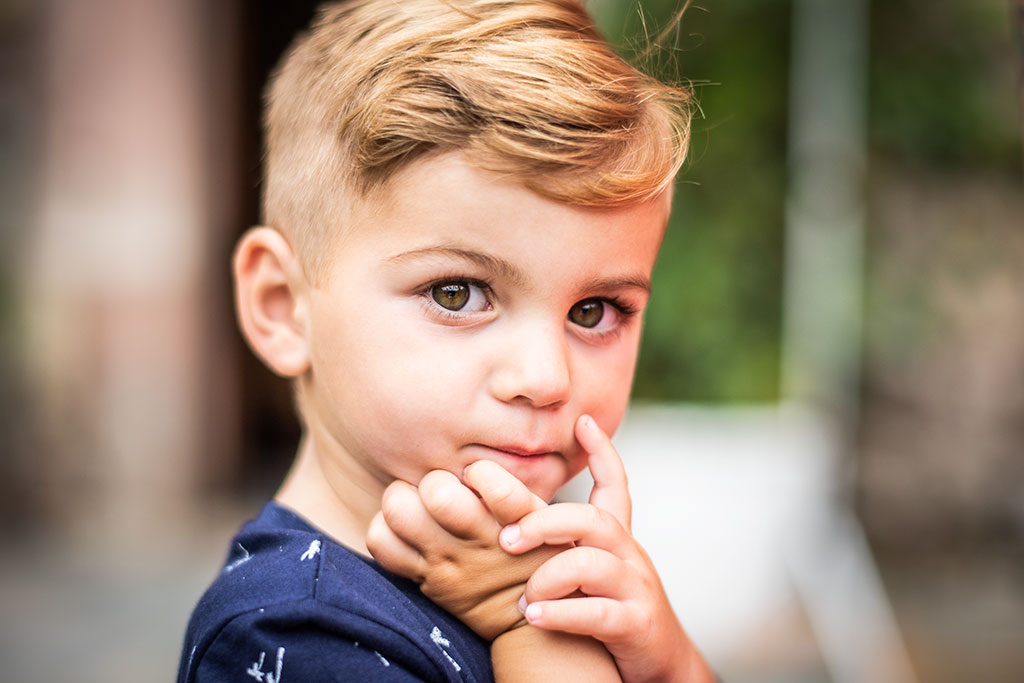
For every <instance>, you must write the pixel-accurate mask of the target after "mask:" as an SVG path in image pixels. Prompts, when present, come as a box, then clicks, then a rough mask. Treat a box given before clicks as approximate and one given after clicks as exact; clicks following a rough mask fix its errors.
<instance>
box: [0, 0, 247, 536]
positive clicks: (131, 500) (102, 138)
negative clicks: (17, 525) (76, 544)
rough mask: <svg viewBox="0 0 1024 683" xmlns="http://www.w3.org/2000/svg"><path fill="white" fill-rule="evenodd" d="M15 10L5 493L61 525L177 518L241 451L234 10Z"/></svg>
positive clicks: (125, 1)
mask: <svg viewBox="0 0 1024 683" xmlns="http://www.w3.org/2000/svg"><path fill="white" fill-rule="evenodd" d="M5 20H6V21H8V22H14V25H15V26H17V25H19V24H20V25H22V26H24V27H25V28H27V29H30V31H31V33H32V35H33V36H34V37H35V40H34V41H33V42H32V43H31V44H27V45H23V46H22V50H23V53H22V54H23V55H24V54H28V55H29V58H28V59H27V61H30V63H31V64H32V65H33V69H32V70H31V71H30V72H28V73H16V74H12V75H13V76H14V77H15V78H16V79H21V80H23V81H24V82H27V83H29V84H30V85H29V86H27V87H28V88H29V89H30V90H31V91H32V92H33V93H34V95H35V97H34V98H32V99H31V100H26V101H25V102H23V103H21V104H20V105H19V106H21V107H24V110H23V111H24V114H25V117H24V118H25V120H23V121H21V122H20V123H21V124H22V125H23V129H22V130H21V131H19V134H21V135H27V136H31V137H32V138H33V139H34V142H33V144H32V145H31V146H30V148H29V149H27V150H26V149H21V150H14V151H15V153H16V154H17V153H20V154H21V155H22V158H21V163H23V164H24V166H25V167H26V168H31V169H33V171H34V174H33V177H34V180H35V183H34V184H32V185H31V186H29V187H26V188H25V189H26V190H27V191H28V192H29V195H30V196H29V199H28V200H27V201H25V202H24V210H23V212H22V213H21V215H20V218H19V220H20V224H18V225H11V226H8V229H13V230H15V231H16V232H17V234H18V238H17V240H16V241H17V244H16V249H17V254H18V256H17V258H16V259H11V262H10V263H9V267H11V269H12V271H13V273H14V282H15V284H14V286H13V287H12V290H11V291H12V296H13V298H14V299H15V301H17V305H16V306H13V307H12V310H10V311H8V316H6V317H7V320H5V322H6V323H7V324H10V325H12V327H13V328H14V330H15V333H14V335H13V336H14V338H15V339H16V342H15V345H16V346H17V351H18V352H19V353H20V360H19V362H18V363H17V364H16V367H14V368H13V371H12V374H14V375H16V381H17V382H18V383H19V385H20V386H21V387H22V391H23V396H22V397H21V401H22V403H21V405H19V406H18V412H17V415H18V416H19V417H18V419H19V420H23V421H25V424H26V425H27V427H26V429H27V430H28V431H30V432H31V437H30V438H28V439H27V440H26V441H25V443H24V444H17V445H16V446H17V447H18V448H21V449H26V450H28V451H29V452H27V453H25V452H23V453H21V454H15V457H13V458H10V459H8V463H7V465H5V467H7V468H8V469H10V470H11V471H10V472H9V473H8V474H9V475H10V477H9V478H8V479H7V483H6V486H7V487H10V488H11V489H15V490H16V491H17V495H16V496H15V500H19V501H20V502H21V503H22V505H21V506H20V507H21V508H22V510H23V511H24V512H26V513H27V516H33V517H35V516H37V515H41V516H42V518H43V519H48V520H50V521H51V522H59V523H71V522H81V521H83V520H98V519H106V518H109V519H112V520H116V521H117V522H118V523H132V522H139V523H141V522H142V520H150V521H152V520H154V519H158V518H166V513H167V511H166V509H165V508H166V506H167V505H171V504H175V505H180V503H181V502H182V500H183V499H187V498H188V497H189V496H191V495H192V494H194V493H195V492H196V491H197V490H200V489H201V488H202V487H203V486H206V485H209V484H210V483H212V482H215V481H217V479H218V477H220V476H222V475H223V473H224V471H225V469H226V468H230V466H231V459H232V458H233V457H234V453H235V450H236V449H235V447H234V445H233V444H234V441H235V440H236V438H237V437H236V433H237V425H236V420H237V410H236V407H235V406H236V404H237V387H236V385H237V380H236V377H235V374H236V373H235V371H234V368H235V362H234V361H233V360H232V358H233V357H234V348H233V347H232V342H231V341H230V340H231V339H232V336H231V335H233V332H232V331H231V330H232V327H233V323H232V319H231V317H230V314H229V307H228V292H229V290H228V289H227V286H228V279H227V277H226V266H227V260H226V254H227V249H228V248H229V247H228V245H230V243H231V241H232V239H233V237H234V234H235V232H234V230H235V224H236V222H237V221H238V214H239V199H238V196H239V181H238V180H237V178H238V176H239V175H240V173H239V169H238V161H237V157H238V140H237V137H238V133H237V126H236V122H235V120H234V119H235V117H236V116H237V113H236V112H237V108H238V104H237V95H236V91H237V87H238V86H237V80H238V79H237V73H236V69H237V66H236V60H237V57H236V52H237V47H236V44H237V40H238V25H237V21H236V18H235V17H234V14H233V9H232V3H214V4H208V3H202V2H198V1H193V2H164V1H161V0H91V1H90V2H78V1H74V0H52V1H50V2H46V3H42V4H21V5H18V6H17V7H16V8H15V9H11V10H10V13H9V14H7V15H6V17H5ZM8 26H10V24H8ZM23 58H24V57H23ZM229 354H230V355H229ZM26 506H27V507H26Z"/></svg>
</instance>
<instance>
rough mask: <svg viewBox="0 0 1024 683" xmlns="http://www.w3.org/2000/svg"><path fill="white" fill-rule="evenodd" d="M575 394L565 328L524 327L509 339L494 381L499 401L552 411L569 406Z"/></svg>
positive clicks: (494, 391) (495, 394) (495, 372)
mask: <svg viewBox="0 0 1024 683" xmlns="http://www.w3.org/2000/svg"><path fill="white" fill-rule="evenodd" d="M506 332H508V331H506ZM571 390H572V380H571V371H570V367H569V343H568V339H567V338H566V332H565V326H564V324H559V325H539V324H534V325H522V326H521V327H520V328H519V329H517V330H516V331H515V332H514V333H510V334H506V335H505V339H504V343H503V344H501V345H500V350H499V355H498V358H497V361H496V364H495V368H494V371H493V373H492V377H491V393H492V394H493V395H494V397H495V398H497V399H498V400H500V401H503V402H505V403H523V404H526V405H530V406H533V407H535V408H550V407H558V406H561V405H564V404H565V403H567V402H568V400H569V395H570V393H571Z"/></svg>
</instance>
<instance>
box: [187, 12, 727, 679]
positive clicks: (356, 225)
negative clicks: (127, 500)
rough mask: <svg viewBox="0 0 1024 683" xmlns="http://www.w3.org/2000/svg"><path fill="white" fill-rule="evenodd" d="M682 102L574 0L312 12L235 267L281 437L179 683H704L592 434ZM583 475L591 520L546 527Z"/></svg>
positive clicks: (647, 247)
mask: <svg viewBox="0 0 1024 683" xmlns="http://www.w3.org/2000/svg"><path fill="white" fill-rule="evenodd" d="M686 101H687V93H686V92H685V91H679V90H674V89H672V88H670V87H667V86H663V85H661V84H659V83H657V82H655V81H653V80H651V79H649V78H646V77H644V76H643V75H641V74H639V73H638V72H636V71H635V70H633V69H632V68H630V67H629V66H627V65H626V64H624V63H623V62H622V61H621V60H620V59H619V58H617V57H616V56H615V55H614V54H613V53H612V52H611V51H610V50H609V48H608V47H607V45H606V44H605V43H604V42H603V41H602V40H601V39H600V37H599V36H598V35H597V34H596V32H595V30H594V29H593V27H592V24H591V21H590V19H589V18H588V16H587V15H586V13H585V11H584V10H583V9H582V7H581V6H580V5H579V3H578V2H577V1H576V0H349V1H348V2H342V3H339V4H337V5H333V6H328V7H326V8H325V9H324V10H323V12H322V14H321V16H320V19H319V20H318V22H317V23H316V25H315V26H314V28H313V30H312V32H311V33H310V34H309V35H308V36H305V37H304V38H302V39H301V40H300V41H299V42H298V43H297V45H296V46H295V47H294V48H293V50H292V51H291V52H290V54H289V55H288V56H287V57H286V59H285V61H284V62H283V66H282V67H281V68H280V70H279V71H278V73H277V74H276V75H275V76H274V79H273V82H272V85H271V88H270V90H269V97H268V109H267V116H266V127H267V159H266V163H267V166H266V184H265V197H264V209H265V217H266V222H267V227H259V228H255V229H253V230H251V231H249V232H248V233H247V234H246V235H245V236H244V237H243V238H242V240H241V241H240V243H239V245H238V248H237V250H236V255H235V262H234V274H235V281H236V290H237V296H236V303H237V312H238V318H239V323H240V326H241V328H242V332H243V334H244V336H245V338H246V340H247V341H248V342H249V344H250V346H251V347H252V348H253V350H254V352H255V353H256V354H257V355H258V356H259V357H260V358H261V359H262V360H263V361H264V362H265V363H266V364H267V365H268V366H269V367H270V368H271V369H272V370H273V371H275V372H276V373H278V374H280V375H283V376H286V377H291V378H294V383H295V391H296V400H297V406H298V411H299V414H300V416H301V419H302V422H303V426H304V436H303V439H302V442H301V444H300V445H299V449H298V453H297V456H296V460H295V464H294V466H293V468H292V470H291V472H290V473H289V474H288V476H287V478H286V480H285V482H284V483H283V484H282V486H281V488H280V490H279V491H278V493H277V495H276V496H275V500H274V501H273V502H271V503H268V504H267V506H265V507H264V509H263V512H262V513H261V515H260V516H259V518H257V519H256V520H253V521H252V522H250V523H248V524H247V525H245V526H244V527H243V529H242V530H241V531H240V532H239V534H238V535H237V536H236V537H235V539H234V540H233V542H232V548H231V552H230V554H229V557H228V560H227V562H226V564H225V566H224V568H223V570H222V571H221V573H220V575H219V576H218V578H217V579H216V581H215V582H214V583H213V585H212V586H211V587H210V589H209V590H208V591H207V592H206V594H205V595H204V596H203V598H202V599H201V600H200V602H199V604H198V605H197V607H196V609H195V611H194V613H193V616H192V619H191V621H190V623H189V627H188V632H187V634H186V639H185V646H184V649H183V653H182V660H181V666H180V670H179V677H178V680H179V682H185V681H228V680H231V681H236V680H237V681H244V680H249V679H250V678H251V679H254V680H257V681H261V682H265V683H280V682H281V681H335V680H336V681H352V680H358V681H362V680H396V681H402V680H405V681H410V680H438V681H442V680H443V681H488V680H492V678H494V677H497V678H498V679H499V680H537V677H538V676H540V675H543V674H544V673H546V672H551V671H558V672H559V675H560V676H562V677H563V678H565V679H566V680H588V681H599V680H620V678H621V679H625V680H679V681H695V682H696V681H706V680H710V676H709V673H708V671H707V668H706V666H705V665H704V662H703V660H702V658H701V657H700V654H699V653H698V652H697V651H696V650H695V649H694V648H693V646H692V644H691V643H690V641H689V640H688V639H687V637H686V634H685V633H684V632H683V630H682V628H681V627H680V625H679V622H678V620H677V619H676V617H675V615H674V614H673V613H672V611H671V608H670V607H669V605H668V601H667V599H666V598H665V594H664V591H663V590H662V589H661V585H660V582H659V580H658V577H657V573H656V572H655V570H654V568H653V566H652V565H651V564H650V561H649V560H648V559H647V557H646V555H645V554H644V552H643V550H642V548H640V546H639V545H638V544H637V543H636V541H635V540H634V539H633V538H632V536H631V535H630V533H629V513H630V503H629V496H628V492H627V490H626V482H625V475H624V473H623V471H622V466H621V462H620V461H619V459H618V456H617V454H616V453H615V451H614V449H613V448H612V446H611V443H610V442H609V440H608V437H607V436H606V434H608V433H611V432H612V431H614V429H615V428H616V427H617V425H618V423H619V421H620V419H621V417H622V414H623V412H624V410H625V407H626V402H627V400H628V394H629V389H630V384H631V381H632V373H633V367H634V364H635V360H636V352H637V346H638V343H639V335H640V314H641V312H642V311H643V308H644V306H645V304H646V302H647V298H648V295H649V291H650V282H649V280H650V274H651V270H652V268H653V265H654V260H655V257H656V255H657V252H658V248H659V246H660V243H661V238H662V234H663V231H664V228H665V224H666V221H667V217H668V211H669V203H670V194H671V189H670V187H671V182H672V179H673V176H674V174H675V172H676V170H677V169H678V167H679V165H680V163H681V162H682V158H683V155H684V153H685V146H686V131H687V119H686V116H685V111H684V106H685V104H686ZM588 466H589V467H590V469H591V471H592V473H593V474H594V478H595V482H596V483H595V490H594V493H593V495H592V497H591V502H590V504H585V505H584V504H578V505H569V504H563V505H550V506H549V505H547V501H550V500H551V499H552V497H553V496H554V494H555V491H556V490H557V489H558V488H559V487H560V486H561V485H562V484H564V483H565V482H566V481H568V479H570V478H571V477H572V476H574V475H575V474H576V473H578V472H579V471H580V470H581V469H583V468H584V467H588ZM478 496H479V497H478ZM503 527H504V528H503ZM499 531H500V539H501V541H500V545H499ZM368 534H369V536H368ZM368 545H369V546H371V547H372V549H373V550H374V553H375V555H376V556H377V557H378V558H379V560H380V564H378V563H377V562H375V561H373V560H372V559H370V557H369V552H368ZM385 567H389V568H391V569H392V570H394V571H395V572H399V573H401V574H403V575H406V576H411V577H413V578H414V579H416V580H415V581H410V580H408V579H405V578H402V577H401V576H399V575H397V574H395V573H392V572H391V571H388V569H385ZM421 585H422V590H421ZM428 597H429V598H432V599H433V600H431V599H428ZM517 606H518V609H517ZM442 607H444V608H446V609H442ZM521 611H522V613H521ZM524 615H525V618H524ZM456 617H458V618H456ZM492 640H493V642H489V641H492ZM492 666H493V669H492Z"/></svg>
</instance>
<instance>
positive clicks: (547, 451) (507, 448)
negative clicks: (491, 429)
mask: <svg viewBox="0 0 1024 683" xmlns="http://www.w3.org/2000/svg"><path fill="white" fill-rule="evenodd" d="M470 446H473V447H476V448H482V449H485V450H488V451H492V452H495V453H499V454H501V455H505V456H509V457H512V458H522V459H524V460H529V459H531V458H539V457H541V456H544V455H559V452H558V451H556V450H554V449H551V448H545V447H543V446H541V447H538V448H529V447H525V446H519V445H516V444H501V445H488V444H483V443H474V444H470Z"/></svg>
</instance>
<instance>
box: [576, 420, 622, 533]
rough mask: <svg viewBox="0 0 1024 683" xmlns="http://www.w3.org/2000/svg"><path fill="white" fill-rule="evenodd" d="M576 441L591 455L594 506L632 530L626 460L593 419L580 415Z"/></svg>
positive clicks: (589, 463)
mask: <svg viewBox="0 0 1024 683" xmlns="http://www.w3.org/2000/svg"><path fill="white" fill-rule="evenodd" d="M576 439H577V440H578V441H579V442H580V445H581V446H583V450H585V451H586V452H587V454H588V455H589V459H588V461H587V466H588V467H589V468H590V474H591V475H592V476H593V478H594V488H593V489H592V490H591V492H590V503H591V504H592V505H596V506H597V507H599V508H601V509H602V510H607V511H608V512H610V513H612V514H613V515H614V516H615V517H616V519H618V520H619V521H620V522H621V523H622V526H624V527H625V528H626V529H629V528H630V525H631V523H632V513H633V503H632V501H631V500H630V498H629V482H628V481H627V479H626V469H625V467H623V465H622V458H620V457H619V453H618V451H616V450H615V446H613V445H612V441H611V439H609V438H608V435H607V434H605V433H604V432H603V431H602V430H601V427H599V426H598V424H597V422H595V421H594V418H592V417H590V416H589V415H580V418H579V419H578V420H577V421H576Z"/></svg>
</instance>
